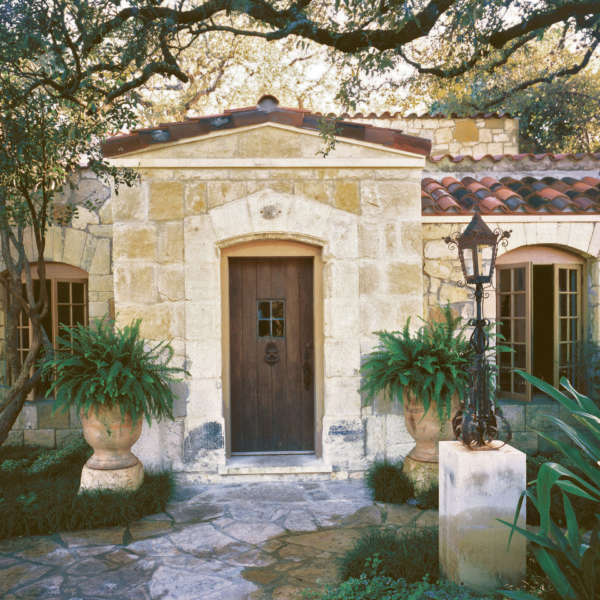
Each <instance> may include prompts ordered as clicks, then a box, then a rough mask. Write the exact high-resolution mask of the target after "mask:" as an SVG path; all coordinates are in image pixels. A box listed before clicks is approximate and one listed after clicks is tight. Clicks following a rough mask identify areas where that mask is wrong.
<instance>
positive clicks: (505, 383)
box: [498, 369, 511, 392]
mask: <svg viewBox="0 0 600 600" xmlns="http://www.w3.org/2000/svg"><path fill="white" fill-rule="evenodd" d="M498 383H499V385H500V389H502V390H504V391H506V392H510V391H511V389H510V371H509V370H508V369H500V376H499V378H498Z"/></svg>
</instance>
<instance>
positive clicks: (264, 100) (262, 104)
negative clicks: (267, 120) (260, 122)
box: [257, 94, 279, 113]
mask: <svg viewBox="0 0 600 600" xmlns="http://www.w3.org/2000/svg"><path fill="white" fill-rule="evenodd" d="M257 106H258V108H259V109H260V110H262V111H264V112H267V113H269V112H273V111H274V110H275V109H276V108H277V107H278V106H279V100H277V98H275V96H271V95H270V94H265V95H264V96H261V97H260V98H259V100H258V103H257Z"/></svg>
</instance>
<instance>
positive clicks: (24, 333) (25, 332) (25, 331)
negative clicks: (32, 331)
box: [13, 327, 29, 349]
mask: <svg viewBox="0 0 600 600" xmlns="http://www.w3.org/2000/svg"><path fill="white" fill-rule="evenodd" d="M13 347H14V346H13ZM20 347H21V348H23V349H26V348H29V328H28V327H22V328H21V343H20Z"/></svg>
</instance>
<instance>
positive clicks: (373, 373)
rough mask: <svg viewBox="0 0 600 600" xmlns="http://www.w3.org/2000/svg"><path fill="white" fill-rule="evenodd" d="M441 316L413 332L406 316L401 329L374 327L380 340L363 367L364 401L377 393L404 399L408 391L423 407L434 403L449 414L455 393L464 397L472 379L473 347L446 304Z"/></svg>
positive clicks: (442, 415) (443, 415) (446, 416)
mask: <svg viewBox="0 0 600 600" xmlns="http://www.w3.org/2000/svg"><path fill="white" fill-rule="evenodd" d="M443 316H444V318H443V320H442V321H424V322H423V325H422V326H421V327H420V328H419V329H418V330H417V331H415V332H414V333H412V332H411V329H410V318H409V319H408V320H407V321H406V324H405V325H404V328H403V329H402V331H392V332H389V331H378V332H376V335H377V337H378V338H379V345H378V346H377V348H376V349H375V350H374V351H373V352H371V353H370V354H369V355H367V357H366V358H365V360H364V362H363V365H362V367H361V373H362V376H363V383H362V386H361V391H362V392H364V393H365V401H366V402H367V404H368V403H370V402H372V401H373V399H374V398H375V396H376V395H377V394H379V393H380V392H384V393H385V394H389V396H390V397H391V398H392V399H394V400H397V401H399V402H402V399H403V394H404V391H405V390H406V391H408V392H410V393H411V394H413V395H414V396H415V397H416V398H417V399H419V400H420V401H421V402H423V406H424V408H425V412H427V411H428V410H429V407H430V406H431V405H432V404H433V405H434V406H435V407H436V409H437V412H438V416H439V418H440V420H442V421H444V420H445V419H449V418H450V416H451V410H452V398H453V396H455V395H457V396H458V397H459V398H465V397H466V396H467V390H468V388H469V385H470V383H471V377H470V374H469V371H468V369H467V367H468V365H469V363H470V354H471V347H470V345H469V341H468V340H467V338H466V335H465V328H464V326H463V325H462V319H461V318H460V317H455V316H454V315H453V314H452V310H451V309H450V307H449V306H446V307H444V309H443Z"/></svg>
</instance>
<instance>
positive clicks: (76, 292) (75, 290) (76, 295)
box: [58, 283, 83, 304]
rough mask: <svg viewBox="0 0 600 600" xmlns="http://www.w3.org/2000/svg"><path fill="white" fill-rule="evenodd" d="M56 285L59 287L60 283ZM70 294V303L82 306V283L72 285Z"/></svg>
mask: <svg viewBox="0 0 600 600" xmlns="http://www.w3.org/2000/svg"><path fill="white" fill-rule="evenodd" d="M58 285H60V283H59V284H58ZM71 293H72V294H73V298H72V302H74V303H76V304H83V283H72V284H71ZM59 302H60V300H59Z"/></svg>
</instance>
